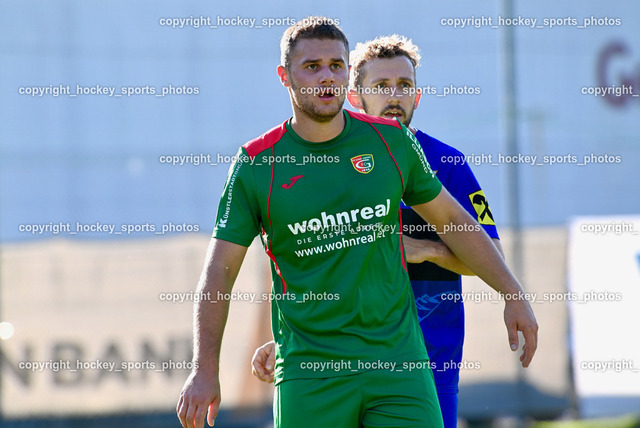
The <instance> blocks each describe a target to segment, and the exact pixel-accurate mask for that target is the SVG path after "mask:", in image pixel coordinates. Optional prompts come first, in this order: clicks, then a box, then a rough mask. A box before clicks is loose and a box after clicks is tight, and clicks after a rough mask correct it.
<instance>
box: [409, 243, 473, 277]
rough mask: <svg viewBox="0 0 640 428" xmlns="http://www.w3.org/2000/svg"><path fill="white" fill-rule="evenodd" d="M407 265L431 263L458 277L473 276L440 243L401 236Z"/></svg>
mask: <svg viewBox="0 0 640 428" xmlns="http://www.w3.org/2000/svg"><path fill="white" fill-rule="evenodd" d="M402 241H403V243H404V249H405V256H406V258H407V262H408V263H422V262H431V263H434V264H436V265H438V266H440V267H441V268H443V269H447V270H450V271H451V272H455V273H457V274H458V275H475V274H474V273H473V271H472V270H471V269H469V268H468V267H466V266H465V265H464V263H462V262H461V261H460V259H459V258H457V257H456V256H455V254H453V253H452V252H451V250H449V248H448V247H447V246H446V245H445V244H443V243H442V242H437V241H431V240H429V239H415V238H411V237H409V236H407V235H402Z"/></svg>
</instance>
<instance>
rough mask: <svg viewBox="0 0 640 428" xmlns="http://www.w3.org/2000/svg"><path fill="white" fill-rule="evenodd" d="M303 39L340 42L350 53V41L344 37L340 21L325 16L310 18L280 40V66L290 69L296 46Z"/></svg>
mask: <svg viewBox="0 0 640 428" xmlns="http://www.w3.org/2000/svg"><path fill="white" fill-rule="evenodd" d="M303 39H329V40H339V41H341V42H342V43H344V47H345V49H346V51H347V52H349V41H348V40H347V36H345V35H344V33H343V32H342V30H341V29H340V27H338V21H337V20H333V19H331V18H326V17H324V16H309V17H307V18H304V19H302V20H300V21H298V22H296V23H295V24H293V25H292V26H291V27H289V28H287V30H286V31H285V32H284V34H283V35H282V39H281V40H280V65H282V66H283V67H284V68H286V69H289V66H290V65H291V51H292V50H293V48H294V47H295V46H296V44H297V43H298V42H299V41H300V40H303Z"/></svg>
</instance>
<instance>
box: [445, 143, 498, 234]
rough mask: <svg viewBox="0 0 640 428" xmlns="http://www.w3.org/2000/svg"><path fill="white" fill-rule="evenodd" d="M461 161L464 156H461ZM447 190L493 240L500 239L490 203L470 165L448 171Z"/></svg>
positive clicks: (465, 164)
mask: <svg viewBox="0 0 640 428" xmlns="http://www.w3.org/2000/svg"><path fill="white" fill-rule="evenodd" d="M460 156H461V157H460V158H459V159H463V158H464V155H462V154H460ZM448 175H449V177H448V178H449V179H448V180H446V182H447V186H446V187H447V190H448V191H449V193H451V196H453V197H454V198H455V199H456V200H457V201H458V202H459V203H460V205H462V207H463V208H464V209H465V210H466V211H467V212H468V213H469V214H471V217H473V218H474V219H475V220H476V221H477V222H478V223H479V224H480V225H481V226H482V227H483V229H484V230H485V232H487V235H489V236H490V237H491V238H496V239H499V238H500V237H499V236H498V230H497V229H496V223H495V221H494V218H493V213H492V212H491V209H490V208H489V202H488V201H487V198H486V196H485V194H484V192H483V191H482V188H481V187H480V184H479V183H478V180H477V179H476V177H475V175H474V174H473V171H471V168H470V167H469V164H468V163H466V162H465V163H463V164H458V165H454V166H453V167H452V168H450V169H449V171H448Z"/></svg>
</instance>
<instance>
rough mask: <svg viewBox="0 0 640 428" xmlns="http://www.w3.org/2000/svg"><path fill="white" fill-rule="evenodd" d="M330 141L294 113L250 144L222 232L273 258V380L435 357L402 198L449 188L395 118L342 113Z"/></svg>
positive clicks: (241, 155)
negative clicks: (425, 333)
mask: <svg viewBox="0 0 640 428" xmlns="http://www.w3.org/2000/svg"><path fill="white" fill-rule="evenodd" d="M344 115H345V121H346V125H345V127H344V130H343V131H342V132H341V133H340V135H338V136H337V137H335V138H333V139H332V140H330V141H326V142H323V143H311V142H308V141H305V140H303V139H302V138H300V137H299V136H298V135H297V134H296V133H295V132H294V131H293V129H292V128H291V125H290V121H287V122H285V123H283V124H282V125H280V126H278V127H276V128H273V129H272V130H270V131H268V132H267V133H265V134H264V135H262V136H260V137H259V138H257V139H255V140H252V141H250V142H248V143H247V144H245V145H244V146H242V148H241V149H240V151H239V152H238V156H237V159H236V161H235V163H234V164H233V165H232V166H231V168H230V170H229V176H228V178H227V182H226V184H225V188H224V192H223V195H222V198H221V201H220V205H219V208H218V217H217V221H216V226H215V228H214V232H213V236H214V237H216V238H218V239H223V240H225V241H230V242H233V243H236V244H239V245H243V246H247V247H248V246H249V245H250V244H251V242H252V241H253V239H254V238H255V237H256V235H258V234H262V238H263V243H264V246H265V250H266V252H267V254H268V255H269V258H270V259H271V268H272V278H273V289H272V296H271V299H272V302H271V308H272V329H273V337H274V339H275V342H276V367H275V382H276V384H277V383H279V382H281V381H282V380H287V379H295V378H313V377H332V376H340V375H345V374H351V373H357V372H361V371H365V370H370V369H376V368H382V369H389V370H401V369H402V363H403V362H410V361H418V360H425V359H427V358H428V356H427V353H426V350H425V346H424V340H423V338H422V332H421V330H420V326H419V324H418V318H417V313H416V305H415V303H414V301H413V292H412V291H411V286H410V283H409V277H408V275H407V271H406V266H405V264H404V263H405V261H404V255H403V250H402V243H401V224H400V210H399V206H400V200H401V199H402V200H404V202H405V203H406V204H407V205H409V206H411V205H416V204H421V203H425V202H429V201H430V200H432V199H433V198H435V197H436V196H437V195H438V193H439V192H440V189H441V187H442V186H441V184H440V182H439V181H438V179H437V178H436V177H435V175H434V174H433V172H432V171H431V169H430V167H429V164H428V162H427V160H426V159H425V157H424V153H423V152H422V148H421V147H420V144H419V143H418V142H417V140H416V139H415V137H414V135H413V134H412V133H411V132H410V131H409V130H407V128H406V127H405V126H404V125H402V124H400V122H398V121H396V120H388V119H382V118H377V117H373V116H368V115H364V114H360V113H353V112H350V111H346V110H345V111H344Z"/></svg>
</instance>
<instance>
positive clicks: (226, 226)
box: [213, 148, 261, 247]
mask: <svg viewBox="0 0 640 428" xmlns="http://www.w3.org/2000/svg"><path fill="white" fill-rule="evenodd" d="M256 194H257V192H256V188H255V177H254V173H253V171H252V170H251V161H250V159H249V156H248V155H247V154H246V152H245V151H244V149H243V148H240V150H239V151H238V154H237V155H236V159H235V161H234V163H233V164H231V167H230V168H229V173H228V175H227V181H226V183H225V185H224V190H223V192H222V197H221V198H220V204H219V205H218V215H217V218H216V225H215V227H214V229H213V237H214V238H218V239H222V240H225V241H229V242H233V243H234V244H238V245H242V246H245V247H248V246H249V245H251V242H252V241H253V239H254V238H255V237H256V236H257V235H258V234H259V233H260V229H261V217H260V207H259V202H258V198H257V197H256Z"/></svg>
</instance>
